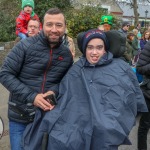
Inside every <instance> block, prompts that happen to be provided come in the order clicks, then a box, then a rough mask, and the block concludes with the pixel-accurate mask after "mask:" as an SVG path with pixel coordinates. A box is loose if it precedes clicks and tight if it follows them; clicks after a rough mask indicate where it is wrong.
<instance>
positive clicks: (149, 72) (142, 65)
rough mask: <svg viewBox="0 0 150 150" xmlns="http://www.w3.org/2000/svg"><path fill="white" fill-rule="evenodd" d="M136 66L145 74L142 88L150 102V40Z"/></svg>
mask: <svg viewBox="0 0 150 150" xmlns="http://www.w3.org/2000/svg"><path fill="white" fill-rule="evenodd" d="M136 68H137V71H138V72H139V73H141V74H142V75H144V79H143V82H142V84H141V89H142V91H143V94H144V96H145V97H146V99H147V100H149V102H150V41H148V42H147V43H146V45H145V46H144V49H143V50H142V51H141V54H140V56H139V60H138V63H137V67H136ZM149 109H150V108H149Z"/></svg>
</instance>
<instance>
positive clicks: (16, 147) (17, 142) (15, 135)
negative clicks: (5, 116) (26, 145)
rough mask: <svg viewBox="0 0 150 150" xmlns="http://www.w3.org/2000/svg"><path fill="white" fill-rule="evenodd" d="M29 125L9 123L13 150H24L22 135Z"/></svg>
mask: <svg viewBox="0 0 150 150" xmlns="http://www.w3.org/2000/svg"><path fill="white" fill-rule="evenodd" d="M26 126H27V124H23V123H19V122H15V121H9V136H10V145H11V150H22V146H21V142H22V135H23V132H24V130H25V128H26Z"/></svg>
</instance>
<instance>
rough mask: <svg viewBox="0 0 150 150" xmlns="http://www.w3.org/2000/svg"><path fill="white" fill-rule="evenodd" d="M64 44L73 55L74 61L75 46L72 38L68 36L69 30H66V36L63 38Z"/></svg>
mask: <svg viewBox="0 0 150 150" xmlns="http://www.w3.org/2000/svg"><path fill="white" fill-rule="evenodd" d="M63 43H64V45H66V46H67V47H68V48H69V49H70V52H71V54H72V57H73V59H74V58H75V45H74V41H73V39H72V38H71V37H69V36H68V30H67V29H66V32H65V35H64V37H63Z"/></svg>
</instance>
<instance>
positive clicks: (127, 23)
mask: <svg viewBox="0 0 150 150" xmlns="http://www.w3.org/2000/svg"><path fill="white" fill-rule="evenodd" d="M127 25H129V26H130V23H129V22H128V21H124V22H123V23H122V27H125V26H127Z"/></svg>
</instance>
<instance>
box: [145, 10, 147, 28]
mask: <svg viewBox="0 0 150 150" xmlns="http://www.w3.org/2000/svg"><path fill="white" fill-rule="evenodd" d="M147 14H148V10H145V28H146V19H147Z"/></svg>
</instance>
